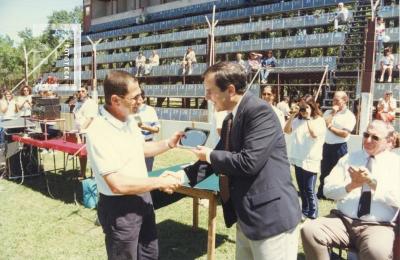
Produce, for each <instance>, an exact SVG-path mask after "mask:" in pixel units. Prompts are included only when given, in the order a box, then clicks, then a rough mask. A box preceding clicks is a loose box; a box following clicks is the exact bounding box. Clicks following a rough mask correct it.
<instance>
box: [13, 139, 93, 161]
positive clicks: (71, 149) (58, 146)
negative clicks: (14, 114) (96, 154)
mask: <svg viewBox="0 0 400 260" xmlns="http://www.w3.org/2000/svg"><path fill="white" fill-rule="evenodd" d="M12 140H13V141H16V142H20V143H24V144H29V145H32V146H36V147H39V148H46V149H52V150H56V151H61V152H64V153H68V154H75V153H77V152H78V150H79V149H81V148H82V146H83V144H77V143H71V142H67V141H64V140H63V139H51V140H47V141H45V140H37V139H33V138H30V137H21V136H19V135H13V136H12ZM76 155H77V156H79V157H86V156H87V152H86V147H84V148H82V149H81V150H80V151H79V153H78V154H76Z"/></svg>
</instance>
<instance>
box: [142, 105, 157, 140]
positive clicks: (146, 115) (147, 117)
mask: <svg viewBox="0 0 400 260" xmlns="http://www.w3.org/2000/svg"><path fill="white" fill-rule="evenodd" d="M138 116H140V120H141V121H142V123H143V124H145V125H147V126H151V127H158V129H160V128H161V125H160V121H158V116H157V113H156V110H155V109H154V108H153V107H152V106H148V105H145V104H144V105H142V106H141V107H140V109H139V112H138ZM142 134H143V136H144V139H145V140H152V139H153V138H154V134H153V133H151V132H150V131H146V130H143V129H142Z"/></svg>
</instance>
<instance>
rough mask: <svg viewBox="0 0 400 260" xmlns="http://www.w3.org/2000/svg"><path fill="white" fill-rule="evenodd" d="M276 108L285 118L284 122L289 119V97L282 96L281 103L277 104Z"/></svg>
mask: <svg viewBox="0 0 400 260" xmlns="http://www.w3.org/2000/svg"><path fill="white" fill-rule="evenodd" d="M276 107H277V108H278V109H279V110H280V111H282V113H283V115H284V116H285V120H287V119H288V118H289V115H290V107H289V97H288V96H284V97H283V99H282V101H281V102H279V103H278V104H277V105H276Z"/></svg>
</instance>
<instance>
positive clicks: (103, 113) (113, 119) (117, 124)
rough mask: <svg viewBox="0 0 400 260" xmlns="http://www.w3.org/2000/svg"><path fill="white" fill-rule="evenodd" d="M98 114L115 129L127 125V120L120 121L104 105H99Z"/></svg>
mask: <svg viewBox="0 0 400 260" xmlns="http://www.w3.org/2000/svg"><path fill="white" fill-rule="evenodd" d="M100 116H102V117H103V118H104V119H105V120H106V121H107V122H109V123H110V124H111V125H113V126H114V127H115V128H117V129H122V128H124V127H126V126H127V124H128V123H127V122H122V121H121V120H119V119H117V118H116V117H114V116H113V115H111V114H110V112H108V111H107V110H106V109H105V108H104V106H101V107H100Z"/></svg>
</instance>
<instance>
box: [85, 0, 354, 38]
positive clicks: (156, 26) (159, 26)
mask: <svg viewBox="0 0 400 260" xmlns="http://www.w3.org/2000/svg"><path fill="white" fill-rule="evenodd" d="M339 2H344V3H351V2H353V0H295V1H291V2H279V3H274V4H268V5H263V6H253V7H247V8H240V9H236V10H230V11H222V12H217V13H216V19H217V20H219V21H228V20H237V19H241V18H247V17H249V16H260V15H268V14H277V13H281V12H289V11H296V10H301V9H312V8H318V7H325V6H333V5H337V4H338V3H339ZM217 7H218V5H217ZM211 10H212V7H211V6H210V9H209V12H210V13H211ZM199 12H201V13H203V12H204V9H199ZM177 13H179V11H177ZM181 14H182V13H179V15H181ZM170 18H171V17H169V19H170ZM162 19H166V17H163V18H162ZM204 23H205V19H204V15H192V16H188V17H186V18H181V19H174V20H167V21H161V22H156V23H149V24H143V25H137V24H136V17H134V18H129V19H125V21H123V22H121V20H119V21H118V20H117V21H113V22H109V23H105V24H98V25H95V27H94V28H95V30H96V31H105V30H110V29H114V30H112V31H106V32H100V33H93V34H90V37H91V38H92V39H94V40H95V39H99V38H110V37H117V36H124V35H129V34H136V33H142V32H154V31H162V30H168V29H172V28H179V27H182V26H190V25H196V24H204ZM132 25H133V26H132ZM123 26H131V27H126V28H122V29H116V28H120V27H123ZM92 28H93V26H92ZM91 30H92V31H95V30H93V29H91ZM82 39H83V42H84V41H85V39H84V37H82Z"/></svg>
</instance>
